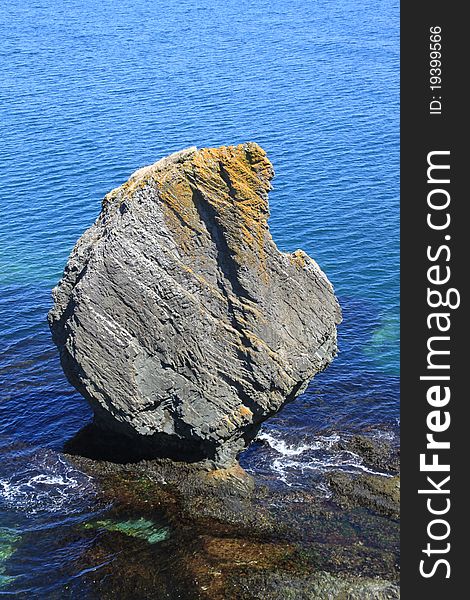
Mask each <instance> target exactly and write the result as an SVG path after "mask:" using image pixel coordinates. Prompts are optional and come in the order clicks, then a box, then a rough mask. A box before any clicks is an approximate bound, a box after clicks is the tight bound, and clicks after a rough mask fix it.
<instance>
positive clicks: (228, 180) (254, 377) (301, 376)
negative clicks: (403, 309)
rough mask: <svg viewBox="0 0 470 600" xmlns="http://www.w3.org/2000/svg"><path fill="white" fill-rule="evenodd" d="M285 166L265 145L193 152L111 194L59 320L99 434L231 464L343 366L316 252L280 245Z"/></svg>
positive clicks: (75, 257)
mask: <svg viewBox="0 0 470 600" xmlns="http://www.w3.org/2000/svg"><path fill="white" fill-rule="evenodd" d="M273 174H274V173H273V169H272V166H271V163H270V162H269V160H268V159H267V157H266V154H265V152H264V151H263V150H262V149H261V148H260V147H259V146H258V145H257V144H254V143H248V144H243V145H240V146H227V147H222V148H216V149H213V148H208V149H207V148H206V149H202V150H197V149H196V148H189V149H187V150H183V151H181V152H177V153H176V154H172V155H171V156H168V157H167V158H164V159H162V160H160V161H158V162H157V163H155V164H154V165H151V166H149V167H145V168H143V169H140V170H139V171H137V172H136V173H134V175H132V176H131V178H130V179H129V181H128V182H127V183H125V184H124V185H122V186H121V187H119V188H117V189H115V190H113V191H112V192H110V193H109V194H108V195H107V196H106V197H105V198H104V200H103V206H102V210H101V213H100V215H99V217H98V219H97V220H96V222H95V224H94V225H92V227H90V228H89V229H88V230H87V231H86V232H85V233H84V234H83V235H82V237H81V238H80V239H79V240H78V242H77V243H76V245H75V248H74V249H73V251H72V254H71V255H70V258H69V260H68V263H67V265H66V268H65V271H64V275H63V278H62V280H61V281H60V282H59V284H58V285H57V287H56V288H54V290H53V298H54V306H53V308H52V309H51V311H50V313H49V324H50V327H51V330H52V334H53V338H54V341H55V343H56V344H57V346H58V348H59V350H60V355H61V361H62V366H63V369H64V371H65V374H66V376H67V378H68V380H69V381H70V383H71V384H72V385H74V386H75V387H76V388H77V390H78V391H79V392H81V394H83V396H84V397H85V398H86V399H87V400H88V402H89V403H90V405H91V407H92V409H93V411H94V415H95V423H96V425H97V427H98V428H101V429H103V430H107V431H108V432H109V431H112V432H114V433H117V434H124V436H127V438H131V439H132V440H133V442H132V443H133V444H134V445H135V446H138V447H140V448H145V452H146V453H148V454H149V455H152V454H154V455H161V456H169V457H172V458H175V459H181V460H186V461H196V460H203V459H209V461H212V462H213V463H214V464H217V465H222V464H229V463H230V462H232V461H233V460H234V459H235V458H236V456H237V454H238V453H239V452H240V451H241V450H242V449H243V448H245V447H246V446H247V445H248V444H249V443H250V442H251V440H252V439H253V438H254V437H255V435H256V433H257V431H258V429H259V426H260V424H261V423H262V422H263V421H264V420H265V419H267V418H268V417H269V416H270V415H273V414H274V413H276V412H277V411H278V410H279V409H280V408H281V407H282V406H283V405H284V404H285V403H286V402H288V401H290V400H293V399H294V398H295V397H296V396H297V395H298V394H300V393H301V392H302V391H303V390H305V388H306V386H307V384H308V382H309V381H310V379H311V378H312V377H313V376H314V375H315V374H316V373H318V372H319V371H322V370H323V369H325V367H326V366H327V365H328V364H329V363H330V361H331V360H332V359H333V357H334V356H335V354H336V351H337V347H336V324H337V323H339V322H340V320H341V316H340V308H339V305H338V302H337V300H336V298H335V296H334V293H333V289H332V286H331V284H330V282H329V281H328V279H327V278H326V276H325V274H324V273H323V272H322V271H321V269H320V268H319V267H318V265H317V264H316V263H315V261H313V260H312V259H311V258H309V257H308V256H307V255H306V254H305V253H304V252H302V251H301V250H297V251H296V252H294V253H292V254H286V253H281V252H280V251H279V250H278V249H277V247H276V245H275V244H274V242H273V240H272V238H271V234H270V232H269V229H268V225H267V218H268V215H269V213H268V190H269V189H270V188H271V185H270V180H271V179H272V177H273ZM123 439H124V438H123Z"/></svg>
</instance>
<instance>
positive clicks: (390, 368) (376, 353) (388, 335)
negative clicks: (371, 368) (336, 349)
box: [364, 313, 400, 375]
mask: <svg viewBox="0 0 470 600" xmlns="http://www.w3.org/2000/svg"><path fill="white" fill-rule="evenodd" d="M399 349H400V321H399V316H398V315H396V314H394V313H389V314H386V315H384V316H383V317H382V319H381V322H380V325H379V326H378V327H377V328H376V329H374V331H373V332H372V335H371V337H370V341H369V343H368V344H367V345H366V346H365V348H364V354H365V355H366V356H367V357H370V358H372V359H373V360H374V362H375V364H376V365H377V366H379V367H381V368H383V369H385V370H386V371H387V372H390V373H391V374H394V375H395V374H398V369H397V368H396V362H397V361H395V360H391V358H394V357H395V356H396V355H397V354H398V353H399Z"/></svg>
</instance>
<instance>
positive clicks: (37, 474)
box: [0, 450, 96, 514]
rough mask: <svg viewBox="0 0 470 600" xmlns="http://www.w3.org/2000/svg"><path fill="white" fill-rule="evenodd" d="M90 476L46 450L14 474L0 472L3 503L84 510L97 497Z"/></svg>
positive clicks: (31, 511)
mask: <svg viewBox="0 0 470 600" xmlns="http://www.w3.org/2000/svg"><path fill="white" fill-rule="evenodd" d="M95 495H96V492H95V488H94V485H93V482H92V479H91V477H89V476H88V475H86V474H85V473H82V472H81V471H79V470H78V469H76V468H75V467H74V466H73V465H72V464H70V463H69V462H68V461H67V460H66V459H65V458H64V457H63V456H61V455H59V454H57V453H55V452H52V451H47V450H46V451H44V452H42V453H41V454H40V455H39V456H33V457H31V458H30V460H29V461H27V463H26V464H23V465H22V466H21V467H20V468H18V469H17V470H16V469H15V472H14V473H13V474H11V475H6V476H5V474H3V473H2V474H0V505H1V504H3V505H4V506H5V507H6V508H9V509H10V510H16V511H22V512H27V513H29V514H37V513H41V512H46V513H63V512H66V513H67V514H71V513H78V512H81V511H82V510H83V509H84V507H85V506H87V505H89V504H90V502H91V501H92V500H93V498H94V497H95Z"/></svg>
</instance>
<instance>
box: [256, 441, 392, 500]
mask: <svg viewBox="0 0 470 600" xmlns="http://www.w3.org/2000/svg"><path fill="white" fill-rule="evenodd" d="M286 437H287V435H286V434H285V433H283V432H280V431H278V430H275V429H270V430H262V431H261V432H260V433H259V434H258V436H257V438H256V441H257V442H259V448H258V449H257V451H256V454H255V455H254V456H253V457H252V458H253V460H250V461H249V462H250V464H249V465H247V470H249V471H251V472H253V473H256V474H258V475H261V476H262V477H263V478H267V479H271V480H274V481H275V482H277V483H279V482H281V483H282V484H285V485H287V486H289V487H305V485H306V483H307V482H308V485H309V487H313V488H314V489H315V490H316V492H317V493H318V494H319V495H320V496H323V497H329V496H330V495H331V493H330V490H329V487H328V485H327V483H326V482H325V480H324V477H322V476H323V475H325V474H326V473H328V472H331V471H338V470H339V471H343V472H347V473H368V474H371V475H381V476H384V477H389V476H390V475H389V474H388V473H386V472H384V471H378V470H375V469H372V468H370V467H369V466H367V465H366V464H365V463H364V460H363V458H362V457H361V456H359V455H358V454H356V453H355V452H352V451H350V450H346V449H344V447H341V445H340V442H342V441H345V440H346V437H342V436H340V435H339V434H338V433H331V434H329V435H313V434H310V435H309V436H308V437H306V436H304V437H303V438H302V439H301V440H297V441H292V442H291V441H289V440H288V439H286Z"/></svg>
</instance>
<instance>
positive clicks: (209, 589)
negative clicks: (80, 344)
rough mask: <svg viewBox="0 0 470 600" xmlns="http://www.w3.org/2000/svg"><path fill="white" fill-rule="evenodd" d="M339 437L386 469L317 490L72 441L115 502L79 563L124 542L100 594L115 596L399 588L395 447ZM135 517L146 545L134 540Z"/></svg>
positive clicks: (310, 595)
mask: <svg viewBox="0 0 470 600" xmlns="http://www.w3.org/2000/svg"><path fill="white" fill-rule="evenodd" d="M82 441H83V438H82ZM343 443H344V444H345V447H348V448H354V449H355V451H356V452H357V451H360V452H362V454H361V456H362V457H363V458H364V461H365V462H366V463H367V465H368V466H369V467H370V468H371V469H374V468H375V469H383V468H384V466H385V465H387V466H388V467H389V469H390V471H389V473H388V475H389V476H387V477H385V476H380V475H371V474H350V473H344V472H340V471H337V472H333V473H331V474H330V475H329V476H328V478H327V480H328V484H329V486H330V489H331V491H332V496H331V498H330V499H328V500H325V499H324V498H323V499H322V498H319V497H318V496H317V495H316V494H314V493H312V492H310V491H309V490H306V489H291V488H286V489H272V488H268V487H266V486H265V485H260V484H259V482H257V480H256V478H253V477H252V476H250V475H249V474H247V473H246V472H245V471H244V470H243V469H242V468H241V467H240V466H239V465H235V466H233V467H231V468H228V469H219V470H207V468H206V467H205V466H204V465H198V464H193V465H191V464H187V463H175V462H173V461H171V460H168V459H156V460H142V461H138V462H135V463H128V464H120V463H115V462H110V461H106V460H96V459H93V458H89V457H83V456H79V455H78V454H77V452H78V450H79V445H78V444H77V442H76V441H75V446H74V447H73V446H69V451H73V452H75V454H73V455H68V457H69V458H70V459H71V460H72V461H73V462H74V463H75V464H76V465H77V466H78V467H79V468H80V469H81V470H83V471H85V472H86V473H88V474H90V475H92V476H93V478H94V479H95V481H97V483H98V485H99V488H100V490H101V491H100V500H101V502H102V503H103V504H104V505H106V504H110V505H111V506H112V507H111V508H110V510H109V511H108V513H107V515H106V519H105V520H104V521H103V520H101V521H98V522H96V523H95V524H93V523H91V524H90V525H89V526H90V527H94V528H95V529H98V530H99V531H100V536H99V538H98V541H97V542H96V543H95V544H94V545H93V547H92V548H90V549H89V551H88V553H87V555H86V556H84V557H83V561H84V566H86V565H87V564H88V563H92V562H94V561H96V560H97V557H99V556H100V555H101V554H104V553H105V550H106V548H110V547H121V546H122V547H123V548H124V547H125V548H126V551H125V552H122V554H119V553H118V554H117V556H116V558H115V561H114V562H113V566H112V568H111V567H110V568H109V575H108V576H107V577H106V582H107V583H106V589H103V590H100V594H102V595H100V598H112V597H113V593H116V589H117V588H119V597H120V598H122V599H126V598H129V599H130V598H135V597H139V598H151V597H154V594H155V593H156V592H157V591H158V594H159V598H167V599H176V598H184V599H187V600H192V599H194V600H196V599H204V600H219V599H220V600H221V599H232V598H233V599H234V600H235V599H240V600H255V599H256V600H257V599H260V600H261V599H263V600H281V599H282V600H284V599H289V598H292V599H295V600H303V599H305V600H307V599H308V600H316V599H318V600H325V599H326V598H332V599H335V600H342V599H344V600H355V599H358V600H359V599H360V600H367V599H376V600H382V599H383V600H388V599H395V598H399V588H398V576H399V570H398V569H399V567H398V558H399V523H398V518H399V474H398V473H399V456H398V450H397V449H396V448H393V447H392V446H391V445H390V444H388V443H385V442H381V441H377V440H374V439H373V438H370V437H366V436H362V435H358V436H352V437H350V439H349V440H348V441H347V442H343ZM143 523H147V525H146V527H147V529H148V536H147V548H148V549H149V553H150V554H146V552H144V551H143V550H142V543H143V542H142V538H145V535H146V534H145V531H146V530H144V533H143V534H142V533H141V532H139V529H138V528H139V527H142V524H143ZM149 523H150V524H151V523H154V524H155V523H160V529H158V528H157V529H155V527H157V525H154V528H153V529H152V527H150V525H148V524H149ZM139 524H140V525H139ZM133 527H134V530H133ZM163 531H164V532H165V533H162V532H163ZM152 535H153V536H154V537H153V538H151V537H150V536H152ZM159 536H160V537H159ZM139 537H140V539H137V538H139ZM160 538H161V539H160ZM151 539H158V540H159V542H158V543H155V544H152V543H151ZM132 543H136V544H141V545H140V547H139V548H140V549H139V550H138V553H139V555H140V563H139V564H140V568H139V570H138V574H136V573H135V565H133V564H132V563H129V562H128V554H129V544H132ZM162 553H163V556H165V557H170V556H171V564H170V565H169V566H167V567H166V568H165V569H164V570H163V571H161V570H160V569H159V568H158V565H157V566H155V564H154V563H152V561H155V560H161V559H159V558H158V557H159V556H161V554H162ZM120 557H122V558H120ZM116 561H117V562H118V563H119V564H118V565H116ZM121 562H122V564H121ZM152 565H153V566H152ZM105 568H106V567H105ZM114 597H115V596H114Z"/></svg>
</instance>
